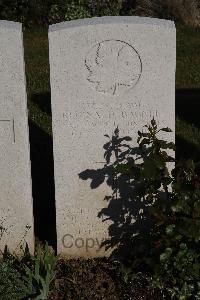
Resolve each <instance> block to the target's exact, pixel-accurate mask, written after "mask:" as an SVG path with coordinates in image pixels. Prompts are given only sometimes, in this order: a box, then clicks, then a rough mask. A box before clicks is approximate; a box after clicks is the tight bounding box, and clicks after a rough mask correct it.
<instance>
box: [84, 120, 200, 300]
mask: <svg viewBox="0 0 200 300" xmlns="http://www.w3.org/2000/svg"><path fill="white" fill-rule="evenodd" d="M144 128H145V129H146V130H143V131H139V132H138V139H137V142H138V147H131V145H130V143H129V142H130V141H131V138H130V137H128V136H125V137H120V135H119V129H118V128H116V129H115V131H114V134H113V136H112V137H110V136H108V135H106V137H107V138H109V142H107V143H106V144H105V145H104V149H105V153H104V157H105V164H104V166H103V168H101V169H97V170H85V171H84V172H82V173H80V174H79V176H80V178H82V179H84V180H86V179H91V180H92V181H91V188H97V187H98V186H99V185H100V184H102V183H103V182H104V181H106V183H107V184H108V185H109V187H111V189H112V190H113V193H112V194H111V195H110V196H106V197H105V200H106V201H107V202H108V207H107V208H104V209H102V211H101V212H100V213H99V216H101V217H102V216H103V217H105V218H106V219H110V220H111V221H112V222H113V223H112V225H111V226H110V228H109V232H110V238H109V239H108V240H107V241H105V242H104V243H103V245H106V247H107V248H114V247H115V249H114V251H113V256H115V255H117V257H118V258H119V259H120V260H121V259H122V258H123V260H121V261H122V263H123V269H122V270H123V271H122V273H123V277H124V279H125V280H126V282H127V281H130V282H131V281H132V279H133V278H136V277H137V276H138V274H140V276H141V270H143V271H144V272H146V274H148V276H149V282H151V283H152V286H153V288H155V289H157V290H158V289H159V290H160V292H161V294H162V295H163V298H166V299H190V298H191V299H200V298H199V287H200V282H199V278H200V276H199V275H200V256H199V255H200V254H199V250H198V249H199V246H200V243H199V241H200V176H199V174H200V165H199V164H197V163H194V162H193V161H192V160H188V161H186V162H184V161H180V162H179V163H177V164H176V167H175V168H174V169H173V171H172V172H171V171H170V170H169V166H170V164H171V163H174V162H175V159H174V157H173V155H171V154H170V153H172V152H173V151H174V150H175V145H174V143H172V142H167V141H165V140H163V139H162V138H160V136H161V135H160V134H161V133H162V136H164V135H166V134H168V133H170V132H171V129H170V128H158V126H157V123H156V121H155V120H154V119H152V120H151V122H150V124H148V125H145V126H144ZM113 210H115V214H114V217H113V213H112V212H113ZM116 246H117V247H116ZM124 251H125V252H124ZM121 253H123V256H120V255H121ZM124 253H126V254H125V255H124ZM124 256H125V260H124Z"/></svg>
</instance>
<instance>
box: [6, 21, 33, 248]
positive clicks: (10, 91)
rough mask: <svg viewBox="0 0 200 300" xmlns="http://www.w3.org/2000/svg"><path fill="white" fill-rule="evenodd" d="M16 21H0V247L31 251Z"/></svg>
mask: <svg viewBox="0 0 200 300" xmlns="http://www.w3.org/2000/svg"><path fill="white" fill-rule="evenodd" d="M23 52H24V50H23V41H22V28H21V24H20V23H15V22H10V21H0V105H1V108H0V170H1V175H0V249H1V250H2V251H3V249H4V247H5V245H8V248H9V249H10V251H12V252H15V253H18V254H19V253H20V246H24V245H25V242H27V243H28V245H29V248H30V251H31V252H33V249H34V240H33V212H32V188H31V173H30V172H31V171H30V155H29V138H28V136H29V135H28V118H27V99H26V88H25V84H26V82H25V68H24V56H23Z"/></svg>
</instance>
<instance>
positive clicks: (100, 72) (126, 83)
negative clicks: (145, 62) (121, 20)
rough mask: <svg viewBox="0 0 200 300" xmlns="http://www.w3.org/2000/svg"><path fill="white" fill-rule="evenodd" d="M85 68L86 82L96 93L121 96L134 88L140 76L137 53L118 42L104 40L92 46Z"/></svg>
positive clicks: (140, 70) (123, 43) (124, 43)
mask: <svg viewBox="0 0 200 300" xmlns="http://www.w3.org/2000/svg"><path fill="white" fill-rule="evenodd" d="M85 66H86V68H87V70H88V72H89V75H88V77H87V80H88V82H90V84H91V85H93V86H94V88H95V90H96V91H97V92H102V93H107V94H109V95H122V94H123V93H124V92H125V91H127V90H129V89H130V88H132V87H134V86H135V85H136V84H137V83H138V81H139V79H140V76H141V74H142V61H141V57H140V55H139V54H138V52H137V51H136V50H135V49H134V47H132V46H131V45H129V44H128V43H126V42H124V41H120V40H106V41H102V42H100V43H98V44H97V45H95V46H93V47H92V49H91V50H90V51H89V53H88V55H87V57H86V59H85Z"/></svg>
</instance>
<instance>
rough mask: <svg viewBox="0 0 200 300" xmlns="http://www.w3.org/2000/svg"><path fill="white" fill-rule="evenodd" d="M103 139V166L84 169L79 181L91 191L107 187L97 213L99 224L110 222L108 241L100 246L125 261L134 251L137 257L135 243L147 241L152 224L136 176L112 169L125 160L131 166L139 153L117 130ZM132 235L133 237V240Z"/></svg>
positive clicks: (130, 257) (128, 138) (136, 245)
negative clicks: (101, 221)
mask: <svg viewBox="0 0 200 300" xmlns="http://www.w3.org/2000/svg"><path fill="white" fill-rule="evenodd" d="M106 136H107V137H108V138H109V142H108V143H106V144H105V145H104V146H103V148H104V151H105V152H104V157H105V164H104V166H103V167H102V168H101V169H96V170H92V169H87V170H84V171H83V172H81V173H80V174H79V178H80V179H82V180H90V181H91V183H90V187H91V189H96V188H98V187H99V186H100V185H101V184H102V183H103V182H106V184H107V185H108V186H109V187H110V188H111V190H112V193H111V195H106V196H105V198H104V200H105V207H104V208H103V209H102V210H101V211H100V212H99V213H98V217H99V218H103V221H105V220H110V221H111V225H110V226H109V228H108V233H109V238H108V239H107V240H106V241H104V242H103V243H102V245H101V246H102V247H103V246H104V247H105V249H107V250H108V249H113V252H112V255H111V257H113V258H117V259H120V260H121V261H125V260H126V261H127V260H128V259H132V257H133V256H135V255H136V253H135V250H136V252H137V255H139V252H138V251H137V250H138V247H139V244H140V245H142V239H145V240H147V238H148V233H149V230H150V228H151V224H152V221H151V219H150V216H149V214H148V209H147V204H148V206H149V203H147V201H143V200H144V199H143V197H142V196H141V195H140V193H139V190H140V189H141V187H140V182H139V181H138V180H137V174H136V173H134V172H131V174H130V173H129V174H127V173H126V172H123V171H122V172H120V171H119V172H116V168H117V167H118V166H119V164H121V163H125V161H128V162H129V166H130V165H132V164H133V165H134V161H135V155H138V154H140V149H139V148H138V147H135V148H132V147H130V145H129V143H128V142H129V141H131V138H130V137H129V136H125V137H119V130H118V128H116V129H115V132H114V134H113V136H112V137H109V136H108V135H106ZM132 176H133V177H132ZM131 177H132V178H131ZM94 201H95V200H94ZM133 220H134V222H133ZM136 234H137V237H134V238H133V236H134V235H136ZM143 244H144V243H143ZM116 246H117V247H116ZM130 249H131V251H130Z"/></svg>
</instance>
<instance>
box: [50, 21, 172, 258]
mask: <svg viewBox="0 0 200 300" xmlns="http://www.w3.org/2000/svg"><path fill="white" fill-rule="evenodd" d="M49 54H50V82H51V97H52V118H53V140H54V165H55V190H56V214H57V246H58V253H61V254H62V255H63V256H66V257H69V258H70V257H95V256H104V255H108V254H109V253H110V251H108V252H106V251H105V249H104V247H102V248H100V249H99V244H101V243H102V241H104V240H106V239H107V238H108V237H109V232H108V227H109V226H110V225H111V224H112V222H111V221H110V220H107V221H104V222H102V219H101V218H99V217H98V213H99V212H100V211H101V209H102V208H104V207H105V206H107V203H106V201H105V200H104V198H105V196H106V195H109V193H110V192H111V191H110V190H109V188H108V187H107V185H106V184H105V183H103V184H101V185H100V186H99V187H98V188H96V189H95V188H94V187H92V188H91V187H90V182H89V181H84V180H82V178H80V176H79V174H80V173H82V172H83V171H85V170H87V169H90V170H95V169H98V168H101V167H102V164H103V162H105V160H104V158H103V145H104V144H105V143H106V142H107V138H106V137H105V134H108V135H112V133H113V132H114V130H115V128H116V127H117V126H118V128H119V131H120V134H121V135H122V136H127V135H128V136H131V137H132V138H133V144H134V145H136V137H137V131H138V130H141V129H142V126H144V125H145V124H147V123H148V122H150V120H151V119H152V118H153V117H154V118H155V119H156V120H157V122H158V124H159V125H160V126H163V127H170V128H171V129H172V130H173V133H171V134H166V133H163V137H164V138H165V137H166V138H168V139H169V140H170V141H174V138H175V133H174V130H175V61H176V31H175V26H174V23H173V22H172V21H167V20H159V19H152V18H141V17H101V18H91V19H83V20H76V21H69V22H63V23H60V24H55V25H51V26H50V29H49Z"/></svg>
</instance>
